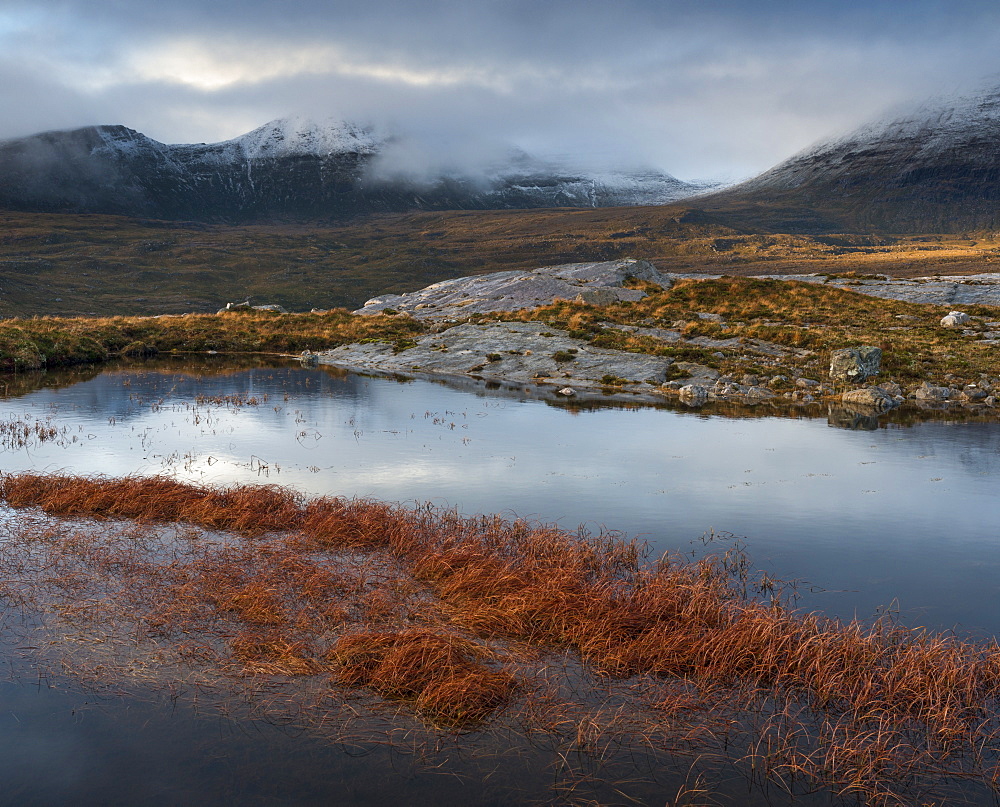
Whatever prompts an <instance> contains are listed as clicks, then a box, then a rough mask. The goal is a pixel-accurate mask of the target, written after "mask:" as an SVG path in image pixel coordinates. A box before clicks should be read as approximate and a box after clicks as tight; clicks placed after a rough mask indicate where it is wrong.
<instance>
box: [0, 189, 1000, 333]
mask: <svg viewBox="0 0 1000 807" xmlns="http://www.w3.org/2000/svg"><path fill="white" fill-rule="evenodd" d="M765 220H766V216H764V217H762V216H760V215H759V211H757V212H755V211H749V212H747V213H746V214H745V215H742V214H736V213H733V212H722V213H719V214H716V213H705V212H703V211H701V210H697V209H694V208H692V207H691V206H690V205H683V204H678V205H665V206H654V207H638V208H636V207H629V208H598V209H587V210H571V209H561V210H501V211H468V210H466V211H443V212H436V213H431V212H427V213H401V214H386V215H377V216H370V217H365V218H358V219H355V220H353V221H350V222H345V223H339V224H323V223H315V224H289V225H280V224H275V225H256V226H225V225H208V224H201V223H192V222H166V221H151V220H139V219H129V218H125V217H120V216H99V215H69V214H64V215H59V214H44V213H18V212H13V211H6V212H3V211H0V236H2V237H0V279H2V280H3V288H4V295H3V298H2V299H0V315H2V316H31V315H48V314H59V315H63V316H79V315H95V316H96V315H107V314H128V315H132V314H161V313H182V312H189V311H195V312H201V313H208V312H211V311H215V310H217V309H218V308H220V307H221V306H222V305H224V304H225V303H226V302H228V301H238V300H243V299H245V298H246V297H248V296H250V297H252V298H253V300H254V302H258V303H280V304H282V305H284V306H285V307H286V308H288V309H289V310H297V311H307V310H309V309H311V308H331V307H341V306H343V307H347V308H356V307H358V306H360V305H361V304H362V303H363V302H364V301H365V300H367V299H368V298H370V297H373V296H375V295H377V294H383V293H386V292H394V293H398V292H401V291H413V290H415V289H419V288H422V287H423V286H426V285H428V284H429V283H433V282H436V281H439V280H444V279H446V278H451V277H459V276H462V275H469V274H477V273H481V272H493V271H499V270H504V269H526V268H535V267H538V266H547V265H553V264H558V263H570V262H574V261H594V260H613V259H617V258H624V257H635V258H646V259H649V260H652V261H654V262H655V263H656V264H657V265H658V266H659V268H660V269H662V270H665V271H676V272H688V271H690V272H710V273H724V274H750V275H753V274H762V273H767V274H798V273H802V272H819V273H824V272H834V273H846V272H851V271H855V272H860V273H868V274H870V273H875V272H878V273H885V274H890V275H894V276H905V277H912V276H915V275H933V274H935V273H940V274H962V273H968V272H982V271H994V270H995V269H996V267H997V261H998V258H1000V253H998V251H997V240H996V237H995V235H993V234H976V235H974V236H961V235H938V234H933V233H932V234H927V235H898V234H896V235H893V234H878V235H873V234H871V233H850V232H843V231H836V232H832V233H831V232H828V231H827V229H826V228H824V227H823V226H818V227H817V228H816V229H815V231H814V234H811V235H809V234H797V233H791V234H789V233H784V232H781V231H780V227H781V224H780V222H778V223H777V224H776V225H775V226H777V227H778V228H779V231H777V232H775V231H773V230H774V227H769V226H768V225H767V224H766V223H765Z"/></svg>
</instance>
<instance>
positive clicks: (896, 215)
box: [710, 88, 1000, 231]
mask: <svg viewBox="0 0 1000 807" xmlns="http://www.w3.org/2000/svg"><path fill="white" fill-rule="evenodd" d="M710 199H711V200H713V201H715V200H736V199H740V200H745V201H754V202H764V203H769V204H773V205H778V206H781V207H786V208H797V209H806V208H808V209H811V210H815V211H823V212H826V213H828V214H830V215H832V216H833V217H834V218H836V219H838V220H840V221H842V222H843V223H844V224H845V225H847V226H851V227H861V228H874V229H888V230H898V231H958V230H969V229H996V228H997V227H1000V88H993V89H990V90H986V91H983V92H981V93H977V94H974V95H967V96H963V97H958V98H951V99H936V100H934V101H930V102H927V103H925V104H923V105H922V106H920V107H919V108H917V109H915V110H913V111H912V112H909V113H907V114H903V115H900V116H897V117H893V118H889V119H886V120H882V121H878V122H875V123H871V124H868V125H866V126H863V127H861V128H859V129H857V130H856V131H854V132H852V133H850V134H848V135H845V136H842V137H838V138H834V139H831V140H827V141H824V142H821V143H819V144H817V145H814V146H812V147H810V148H807V149H805V150H804V151H802V152H800V153H798V154H796V155H794V156H792V157H791V158H789V159H788V160H786V161H784V162H783V163H781V164H779V165H777V166H775V167H774V168H772V169H770V170H769V171H766V172H765V173H763V174H761V175H760V176H758V177H755V178H754V179H751V180H749V181H747V182H744V183H742V184H739V185H735V186H733V187H732V188H729V189H727V190H725V191H723V192H721V193H720V194H716V195H714V196H713V197H710Z"/></svg>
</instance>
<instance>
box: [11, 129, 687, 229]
mask: <svg viewBox="0 0 1000 807" xmlns="http://www.w3.org/2000/svg"><path fill="white" fill-rule="evenodd" d="M395 142H396V139H395V138H394V137H392V136H391V135H389V134H387V133H382V132H377V131H374V130H372V129H369V128H365V127H359V126H353V125H350V124H344V123H339V122H322V123H315V122H313V121H310V120H307V119H301V118H290V119H284V120H279V121H272V122H271V123H268V124H266V125H264V126H262V127H260V128H258V129H255V130H254V131H252V132H249V133H247V134H245V135H242V136H240V137H237V138H234V139H233V140H228V141H225V142H222V143H213V144H204V143H202V144H190V145H166V144H164V143H160V142H158V141H156V140H152V139H151V138H148V137H146V136H145V135H143V134H141V133H139V132H136V131H134V130H132V129H128V128H126V127H124V126H95V127H88V128H84V129H77V130H75V131H69V132H46V133H43V134H39V135H34V136H32V137H26V138H21V139H18V140H11V141H7V142H4V143H0V206H2V207H6V208H8V209H14V210H31V211H45V212H75V213H79V212H83V213H114V214H123V215H132V216H145V217H156V218H167V219H194V220H201V221H230V222H253V221H267V220H322V219H343V218H347V217H350V216H353V215H358V214H364V213H371V212H392V211H397V212H398V211H406V210H451V209H459V210H461V209H479V210H490V209H512V208H539V207H602V206H608V205H628V204H650V203H655V204H663V203H666V202H669V201H672V200H674V199H678V198H682V197H684V196H690V195H692V194H693V193H696V192H698V191H700V190H702V188H700V187H698V186H696V185H689V184H687V183H684V182H681V181H680V180H677V179H675V178H674V177H671V176H670V175H669V174H664V173H662V172H655V171H647V172H631V173H629V172H611V173H608V174H606V175H604V176H602V177H594V176H589V175H587V174H586V173H584V172H573V171H567V170H564V169H561V168H559V167H556V166H554V165H550V164H547V163H545V162H542V161H539V160H535V159H533V158H531V157H529V156H528V155H525V154H523V153H518V152H511V153H510V155H509V156H508V157H507V158H506V159H505V160H504V161H502V162H501V163H500V164H499V165H494V166H491V167H489V168H488V169H486V168H484V169H483V170H481V171H480V170H476V171H466V172H460V171H451V172H444V171H441V172H439V173H438V174H435V175H432V176H429V177H421V178H415V177H412V176H408V175H405V174H401V175H397V176H389V177H386V176H382V175H380V172H379V167H380V162H379V161H380V159H381V158H382V157H383V155H384V154H385V153H386V151H387V150H388V149H391V148H392V146H393V145H394V143H395Z"/></svg>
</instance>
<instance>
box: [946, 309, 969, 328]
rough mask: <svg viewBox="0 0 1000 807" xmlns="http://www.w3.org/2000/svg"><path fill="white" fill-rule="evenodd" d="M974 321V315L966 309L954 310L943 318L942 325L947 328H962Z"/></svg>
mask: <svg viewBox="0 0 1000 807" xmlns="http://www.w3.org/2000/svg"><path fill="white" fill-rule="evenodd" d="M970 322H972V317H970V316H969V315H968V314H966V313H965V312H964V311H952V312H950V313H948V314H947V315H946V316H944V317H942V318H941V325H942V327H945V328H960V327H962V326H963V325H968V324H969V323H970Z"/></svg>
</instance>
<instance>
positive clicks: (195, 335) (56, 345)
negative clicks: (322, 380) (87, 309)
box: [0, 309, 425, 371]
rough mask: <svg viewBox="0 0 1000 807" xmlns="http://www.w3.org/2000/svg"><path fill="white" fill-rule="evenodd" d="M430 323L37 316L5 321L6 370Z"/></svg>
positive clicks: (384, 332) (295, 347)
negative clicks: (117, 356) (114, 356)
mask: <svg viewBox="0 0 1000 807" xmlns="http://www.w3.org/2000/svg"><path fill="white" fill-rule="evenodd" d="M424 329H425V326H424V325H422V324H421V323H419V322H417V321H416V320H413V319H411V318H409V317H405V316H374V317H357V316H353V315H352V314H350V313H349V312H348V311H345V310H343V309H338V310H333V311H326V312H322V313H315V314H276V313H272V312H263V311H262V312H232V313H226V314H219V315H215V314H189V315H185V316H169V317H77V318H57V317H38V318H32V319H24V320H21V319H13V320H0V370H8V371H10V370H30V369H37V368H39V367H48V366H58V365H67V364H79V363H85V362H101V361H105V360H106V359H107V358H108V357H109V356H111V355H114V354H119V355H126V356H132V357H135V356H143V355H156V354H160V353H169V352H171V351H183V352H188V351H209V350H215V351H219V352H234V353H252V352H271V353H277V352H285V353H298V352H300V351H302V350H304V349H307V348H308V349H311V350H320V349H324V348H330V347H335V346H337V345H342V344H346V343H350V342H364V341H366V340H380V341H387V342H394V343H402V342H405V341H406V340H407V339H410V338H412V337H413V336H414V335H415V334H418V333H420V332H422V331H423V330H424Z"/></svg>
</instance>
